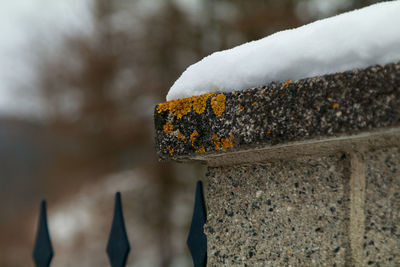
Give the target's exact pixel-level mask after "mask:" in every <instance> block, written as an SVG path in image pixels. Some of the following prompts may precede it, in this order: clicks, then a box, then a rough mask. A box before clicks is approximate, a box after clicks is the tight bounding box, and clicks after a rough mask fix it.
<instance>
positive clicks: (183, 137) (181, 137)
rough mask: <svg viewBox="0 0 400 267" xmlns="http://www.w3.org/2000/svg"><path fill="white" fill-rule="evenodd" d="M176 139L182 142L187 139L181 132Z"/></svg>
mask: <svg viewBox="0 0 400 267" xmlns="http://www.w3.org/2000/svg"><path fill="white" fill-rule="evenodd" d="M176 137H177V138H178V139H179V140H182V141H185V139H186V137H185V136H184V135H183V134H181V132H180V131H179V130H178V132H177V133H176Z"/></svg>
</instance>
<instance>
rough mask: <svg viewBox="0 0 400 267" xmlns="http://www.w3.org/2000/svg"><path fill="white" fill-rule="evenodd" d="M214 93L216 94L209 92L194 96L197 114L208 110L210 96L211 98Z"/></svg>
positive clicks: (194, 106)
mask: <svg viewBox="0 0 400 267" xmlns="http://www.w3.org/2000/svg"><path fill="white" fill-rule="evenodd" d="M213 95H215V93H209V94H204V95H200V96H196V97H192V101H193V110H194V111H195V112H196V113H197V114H202V113H203V112H204V111H205V110H206V106H207V100H208V98H210V97H211V96H213Z"/></svg>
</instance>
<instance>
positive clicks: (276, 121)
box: [154, 63, 400, 161]
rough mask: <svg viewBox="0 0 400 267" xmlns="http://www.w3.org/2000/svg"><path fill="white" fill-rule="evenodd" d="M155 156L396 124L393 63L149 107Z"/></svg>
mask: <svg viewBox="0 0 400 267" xmlns="http://www.w3.org/2000/svg"><path fill="white" fill-rule="evenodd" d="M154 121H155V129H156V148H157V153H158V155H159V158H160V159H161V160H168V159H174V160H179V161H184V160H188V159H190V158H191V157H193V156H196V155H203V154H204V155H209V154H224V153H226V152H229V151H240V150H243V149H251V148H254V147H260V146H271V145H277V144H286V143H288V142H293V141H302V140H310V139H313V138H315V137H319V138H320V137H324V136H325V137H331V136H341V135H344V134H347V135H349V134H357V133H361V132H366V131H369V130H371V129H376V128H385V127H396V126H400V64H399V63H393V64H387V65H384V66H373V67H370V68H367V69H363V70H354V71H349V72H344V73H338V74H332V75H325V76H322V77H315V78H308V79H304V80H299V81H293V82H291V81H287V82H284V83H272V84H269V85H266V86H262V87H259V88H252V89H249V90H247V91H240V92H235V93H226V94H219V93H215V94H207V95H203V96H200V97H192V98H187V99H182V100H176V101H171V102H166V103H161V104H159V105H157V107H156V108H155V116H154Z"/></svg>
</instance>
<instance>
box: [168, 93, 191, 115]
mask: <svg viewBox="0 0 400 267" xmlns="http://www.w3.org/2000/svg"><path fill="white" fill-rule="evenodd" d="M171 102H172V101H171ZM191 109H192V100H191V99H190V98H185V99H179V100H176V102H175V104H174V105H171V107H170V109H169V110H170V111H171V112H172V113H173V114H174V115H175V116H176V117H177V118H178V119H180V118H182V117H183V116H185V115H186V114H188V113H189V112H190V111H191Z"/></svg>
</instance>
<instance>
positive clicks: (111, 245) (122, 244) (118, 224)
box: [33, 181, 207, 267]
mask: <svg viewBox="0 0 400 267" xmlns="http://www.w3.org/2000/svg"><path fill="white" fill-rule="evenodd" d="M206 218H207V217H206V208H205V204H204V194H203V185H202V182H201V181H198V182H197V184H196V194H195V202H194V209H193V217H192V222H191V225H190V230H189V234H188V238H187V241H186V243H187V245H188V247H189V250H190V253H191V255H192V259H193V264H194V267H204V266H206V262H207V238H206V235H205V234H204V231H203V228H204V224H205V223H206ZM106 252H107V255H108V258H109V260H110V265H111V267H124V266H125V265H126V260H127V258H128V254H129V252H130V244H129V239H128V235H127V233H126V228H125V221H124V215H123V212H122V201H121V193H120V192H117V193H116V195H115V207H114V217H113V221H112V225H111V231H110V236H109V238H108V243H107V247H106ZM53 256H54V251H53V246H52V244H51V238H50V232H49V229H48V223H47V211H46V201H45V200H42V202H41V205H40V214H39V224H38V230H37V236H36V242H35V246H34V249H33V261H34V263H35V265H36V267H49V266H50V263H51V260H52V259H53Z"/></svg>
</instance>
